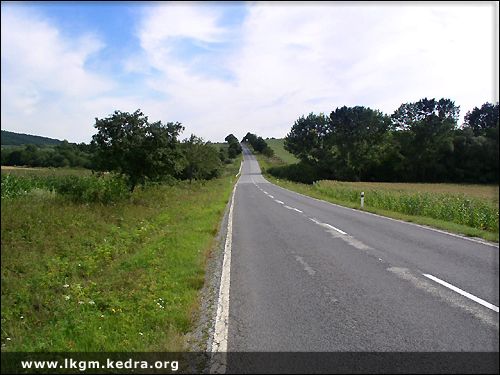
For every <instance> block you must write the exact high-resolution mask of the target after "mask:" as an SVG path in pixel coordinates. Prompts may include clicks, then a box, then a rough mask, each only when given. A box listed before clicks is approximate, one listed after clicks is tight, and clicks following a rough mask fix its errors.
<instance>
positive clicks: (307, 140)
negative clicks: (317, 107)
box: [284, 113, 330, 163]
mask: <svg viewBox="0 0 500 375" xmlns="http://www.w3.org/2000/svg"><path fill="white" fill-rule="evenodd" d="M329 133H330V128H329V126H328V119H327V117H325V116H324V115H323V114H322V113H320V114H319V115H315V114H314V113H310V114H309V115H308V116H307V117H304V116H302V117H300V118H299V119H298V120H296V121H295V123H294V124H293V126H292V129H291V130H290V132H289V133H288V134H287V136H286V137H285V143H284V147H285V150H287V151H288V152H290V153H292V154H293V155H295V156H296V157H297V158H299V159H300V160H302V161H304V162H310V163H317V162H319V161H320V160H322V159H324V157H325V155H326V149H325V144H324V142H325V139H326V137H327V136H328V134H329Z"/></svg>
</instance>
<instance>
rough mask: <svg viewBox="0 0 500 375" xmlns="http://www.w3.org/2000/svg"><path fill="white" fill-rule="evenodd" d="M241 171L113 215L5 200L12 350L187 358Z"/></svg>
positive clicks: (163, 192) (114, 209) (27, 198)
mask: <svg viewBox="0 0 500 375" xmlns="http://www.w3.org/2000/svg"><path fill="white" fill-rule="evenodd" d="M239 163H240V158H238V159H237V160H235V162H234V163H233V164H231V165H228V166H227V170H226V173H225V174H224V175H223V176H222V177H220V178H218V179H214V180H211V181H206V182H194V183H192V184H189V183H188V182H180V183H177V184H175V185H173V186H166V185H156V186H149V187H146V188H137V189H136V190H135V191H134V193H133V194H132V195H131V197H130V198H128V199H125V200H122V201H119V202H116V203H114V204H112V205H103V204H99V203H86V204H82V203H75V202H72V201H70V200H67V199H64V197H60V196H59V195H56V196H51V197H47V196H45V195H43V194H41V195H39V196H38V195H35V196H33V195H23V196H20V197H18V198H15V199H9V200H5V199H2V210H1V219H2V221H1V231H2V238H1V241H2V250H1V251H2V252H1V257H2V266H1V269H2V300H1V302H2V333H1V342H2V350H3V351H49V352H54V351H145V352H153V351H158V352H160V351H161V352H163V351H182V350H185V342H184V335H185V334H186V333H187V332H189V331H190V329H191V328H192V325H193V321H194V319H195V317H196V314H197V312H198V297H199V291H200V289H201V287H202V286H203V282H204V269H205V262H206V259H207V256H209V253H210V249H211V248H212V247H213V245H214V237H215V234H216V232H217V229H218V225H219V222H220V220H221V218H222V215H223V213H224V209H225V206H226V204H227V201H228V199H229V196H230V193H231V189H232V187H233V185H234V182H235V177H234V176H235V174H236V173H237V171H238V168H239Z"/></svg>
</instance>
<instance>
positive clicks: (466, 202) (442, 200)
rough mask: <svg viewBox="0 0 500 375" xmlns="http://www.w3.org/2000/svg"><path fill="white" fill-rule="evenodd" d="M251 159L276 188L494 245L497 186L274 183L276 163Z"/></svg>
mask: <svg viewBox="0 0 500 375" xmlns="http://www.w3.org/2000/svg"><path fill="white" fill-rule="evenodd" d="M257 160H258V161H259V164H260V166H261V169H262V170H263V173H264V174H265V176H266V178H267V179H268V180H269V181H271V182H273V183H274V184H276V185H279V186H281V187H284V188H286V189H289V190H293V191H296V192H298V193H301V194H304V195H308V196H311V197H314V198H317V199H322V200H325V201H328V202H331V203H335V204H339V205H342V206H346V207H350V208H354V209H361V207H360V193H361V192H362V191H363V192H364V193H365V201H364V208H363V210H364V211H367V212H372V213H376V214H379V215H382V216H387V217H391V218H395V219H399V220H404V221H409V222H414V223H417V224H422V225H427V226H431V227H435V228H439V229H443V230H446V231H449V232H453V233H458V234H462V235H466V236H469V237H479V238H483V239H485V240H488V241H494V242H498V216H499V215H498V186H492V185H488V186H484V185H483V186H482V185H460V184H421V183H419V184H411V183H369V182H340V181H330V180H328V181H326V180H323V181H317V182H316V183H315V184H313V185H308V184H301V183H296V182H292V181H289V180H284V179H278V178H275V177H273V176H271V175H269V174H268V173H266V172H265V171H266V170H267V168H269V167H272V166H276V165H277V164H276V163H275V162H274V161H273V160H272V159H269V158H266V157H265V156H263V155H257Z"/></svg>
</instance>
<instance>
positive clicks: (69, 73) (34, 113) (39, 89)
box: [1, 8, 114, 140]
mask: <svg viewBox="0 0 500 375" xmlns="http://www.w3.org/2000/svg"><path fill="white" fill-rule="evenodd" d="M1 41H2V44H1V45H2V127H5V128H6V129H9V130H14V131H24V132H30V133H34V134H41V135H49V136H53V137H60V138H67V139H80V140H82V139H84V138H87V137H88V130H85V128H86V127H87V125H86V124H85V121H87V120H88V116H86V117H85V116H82V115H84V114H83V113H82V111H81V110H80V109H79V105H80V104H81V103H82V101H85V100H87V99H88V98H91V97H94V96H95V95H102V94H104V93H106V92H107V91H109V90H111V89H112V88H113V87H114V83H113V82H112V81H111V80H110V79H108V78H107V77H105V76H102V75H98V74H95V73H92V72H90V71H88V70H87V69H86V68H85V63H86V62H87V61H88V59H89V58H90V57H91V56H92V55H93V54H95V53H96V52H98V51H100V50H101V49H102V48H104V44H103V43H102V42H101V41H100V40H99V39H98V38H97V37H96V36H94V35H91V34H87V35H82V36H81V37H80V38H78V39H77V40H70V39H68V38H65V37H64V36H62V35H61V33H60V31H59V30H58V29H57V28H55V27H54V26H53V25H51V24H50V23H49V22H48V21H46V20H44V19H43V18H42V17H41V16H40V15H38V14H35V13H33V12H29V11H27V10H26V9H19V8H2V19H1ZM87 128H88V127H87Z"/></svg>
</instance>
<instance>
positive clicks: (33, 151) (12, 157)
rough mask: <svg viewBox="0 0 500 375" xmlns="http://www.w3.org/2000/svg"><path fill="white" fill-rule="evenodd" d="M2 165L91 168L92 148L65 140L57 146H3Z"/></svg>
mask: <svg viewBox="0 0 500 375" xmlns="http://www.w3.org/2000/svg"><path fill="white" fill-rule="evenodd" d="M1 159H2V161H1V162H2V165H9V166H30V167H56V168H60V167H83V168H91V167H92V162H91V150H90V149H89V148H83V147H82V146H80V145H76V144H73V143H68V142H67V141H63V142H61V143H59V144H57V145H56V146H51V147H45V146H36V145H31V144H30V145H26V146H18V147H10V148H2V156H1Z"/></svg>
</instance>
